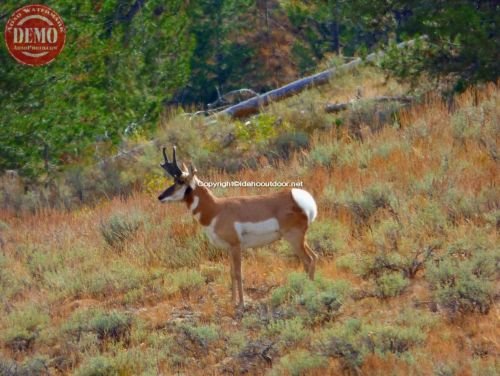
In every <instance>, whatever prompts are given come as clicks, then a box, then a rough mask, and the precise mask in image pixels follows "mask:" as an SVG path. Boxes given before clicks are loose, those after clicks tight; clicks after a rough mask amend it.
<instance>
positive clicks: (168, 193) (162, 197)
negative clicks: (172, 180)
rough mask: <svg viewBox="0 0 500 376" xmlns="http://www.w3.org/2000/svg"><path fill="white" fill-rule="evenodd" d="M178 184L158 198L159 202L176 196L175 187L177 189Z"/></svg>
mask: <svg viewBox="0 0 500 376" xmlns="http://www.w3.org/2000/svg"><path fill="white" fill-rule="evenodd" d="M176 185H177V184H174V185H172V186H170V187H168V188H167V189H166V190H165V191H164V192H163V193H162V194H161V195H159V196H158V200H160V201H161V200H163V199H164V198H166V197H168V196H171V195H173V194H174V192H175V187H176Z"/></svg>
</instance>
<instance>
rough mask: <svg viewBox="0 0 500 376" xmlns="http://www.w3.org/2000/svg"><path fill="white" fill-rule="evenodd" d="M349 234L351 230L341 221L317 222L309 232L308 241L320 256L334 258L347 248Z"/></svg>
mask: <svg viewBox="0 0 500 376" xmlns="http://www.w3.org/2000/svg"><path fill="white" fill-rule="evenodd" d="M349 232H350V231H349V228H348V227H346V226H345V225H343V224H342V223H341V222H339V221H331V220H323V221H317V222H314V223H313V224H312V225H311V228H310V229H309V231H308V232H307V241H308V243H309V245H310V246H311V247H312V249H313V250H314V251H316V252H318V253H319V254H320V255H324V256H332V255H335V254H337V253H338V252H339V251H340V250H341V249H343V248H344V247H345V246H346V242H347V238H348V236H349Z"/></svg>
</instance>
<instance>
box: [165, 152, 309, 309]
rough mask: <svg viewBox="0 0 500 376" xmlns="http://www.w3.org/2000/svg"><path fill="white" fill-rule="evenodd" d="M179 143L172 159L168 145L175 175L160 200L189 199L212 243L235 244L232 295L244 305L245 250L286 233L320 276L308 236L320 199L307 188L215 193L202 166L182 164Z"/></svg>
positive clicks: (167, 163)
mask: <svg viewBox="0 0 500 376" xmlns="http://www.w3.org/2000/svg"><path fill="white" fill-rule="evenodd" d="M175 150H176V149H175V146H174V151H173V161H172V162H170V161H169V159H168V157H167V154H166V152H165V148H163V156H164V158H165V161H164V163H163V164H160V166H161V167H163V168H164V169H165V170H166V171H167V173H168V174H170V175H171V176H172V177H173V178H174V184H173V185H172V186H170V187H168V188H167V189H166V190H165V191H164V192H163V193H162V194H160V196H159V197H158V200H160V201H161V202H167V201H184V202H185V203H186V205H187V207H188V209H189V210H190V211H191V213H192V214H193V215H194V217H195V218H196V219H197V220H198V222H200V223H201V225H202V226H203V227H205V231H206V233H207V235H208V238H209V239H210V242H211V243H212V244H213V245H215V246H216V247H220V248H225V249H229V251H230V263H231V282H232V300H233V303H234V305H235V306H236V290H238V296H239V302H238V308H240V309H242V308H243V306H244V302H243V286H242V281H241V251H242V250H244V249H246V248H254V247H260V246H263V245H266V244H269V243H272V242H274V241H276V240H278V239H281V238H284V239H285V240H287V241H288V242H289V243H290V245H291V246H292V247H293V249H294V250H295V252H296V253H297V255H298V256H299V257H300V259H301V260H302V263H303V264H304V269H305V271H306V273H307V274H308V275H309V278H311V279H313V278H314V270H315V266H316V260H317V259H318V256H317V255H316V253H314V251H313V250H311V248H309V246H308V245H307V243H306V241H305V235H306V231H307V228H308V226H309V224H310V223H311V222H312V221H313V220H314V218H315V217H316V214H317V207H316V202H315V201H314V198H313V197H312V196H311V195H310V194H309V192H307V191H304V190H302V189H296V188H294V189H288V190H284V191H281V192H276V193H269V194H264V195H260V196H243V197H228V198H219V197H215V196H214V195H213V194H212V192H211V191H210V190H209V189H208V188H206V187H204V186H203V184H200V183H201V182H200V180H199V179H198V178H197V176H196V173H197V170H196V169H195V168H194V167H193V165H192V164H191V165H190V166H189V169H187V168H186V166H185V165H183V169H182V170H181V169H180V168H179V166H178V165H177V160H176V155H175Z"/></svg>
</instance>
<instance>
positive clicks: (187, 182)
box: [158, 146, 197, 202]
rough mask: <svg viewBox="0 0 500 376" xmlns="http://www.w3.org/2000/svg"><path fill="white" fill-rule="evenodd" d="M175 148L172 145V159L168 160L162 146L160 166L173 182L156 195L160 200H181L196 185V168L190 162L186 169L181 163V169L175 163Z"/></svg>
mask: <svg viewBox="0 0 500 376" xmlns="http://www.w3.org/2000/svg"><path fill="white" fill-rule="evenodd" d="M175 150H176V148H175V146H174V152H173V161H172V162H170V161H169V159H168V156H167V153H166V151H165V148H163V157H164V159H165V161H164V163H163V164H160V166H161V167H162V168H163V169H164V170H165V171H166V172H167V173H168V174H169V175H170V176H171V177H172V178H173V179H174V184H173V185H171V186H170V187H168V188H167V189H166V190H165V191H164V192H163V193H162V194H160V195H159V196H158V200H160V201H161V202H167V201H181V200H183V199H184V197H185V196H186V195H187V194H189V193H190V192H191V191H192V190H193V189H194V188H195V185H196V172H197V171H196V169H195V168H194V167H193V165H192V164H191V165H190V166H189V170H188V169H187V168H186V165H184V164H183V169H182V170H181V168H180V167H179V165H178V164H177V158H176V155H175Z"/></svg>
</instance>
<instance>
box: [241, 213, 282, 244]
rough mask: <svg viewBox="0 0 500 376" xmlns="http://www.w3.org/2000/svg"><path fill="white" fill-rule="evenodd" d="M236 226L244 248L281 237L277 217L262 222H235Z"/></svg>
mask: <svg viewBox="0 0 500 376" xmlns="http://www.w3.org/2000/svg"><path fill="white" fill-rule="evenodd" d="M234 228H235V230H236V233H237V234H238V238H239V239H240V244H241V247H242V248H254V247H261V246H263V245H266V244H269V243H272V242H274V241H276V240H278V239H280V238H281V234H280V231H279V230H280V226H279V223H278V220H277V219H276V218H270V219H267V220H265V221H260V222H235V223H234Z"/></svg>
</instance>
